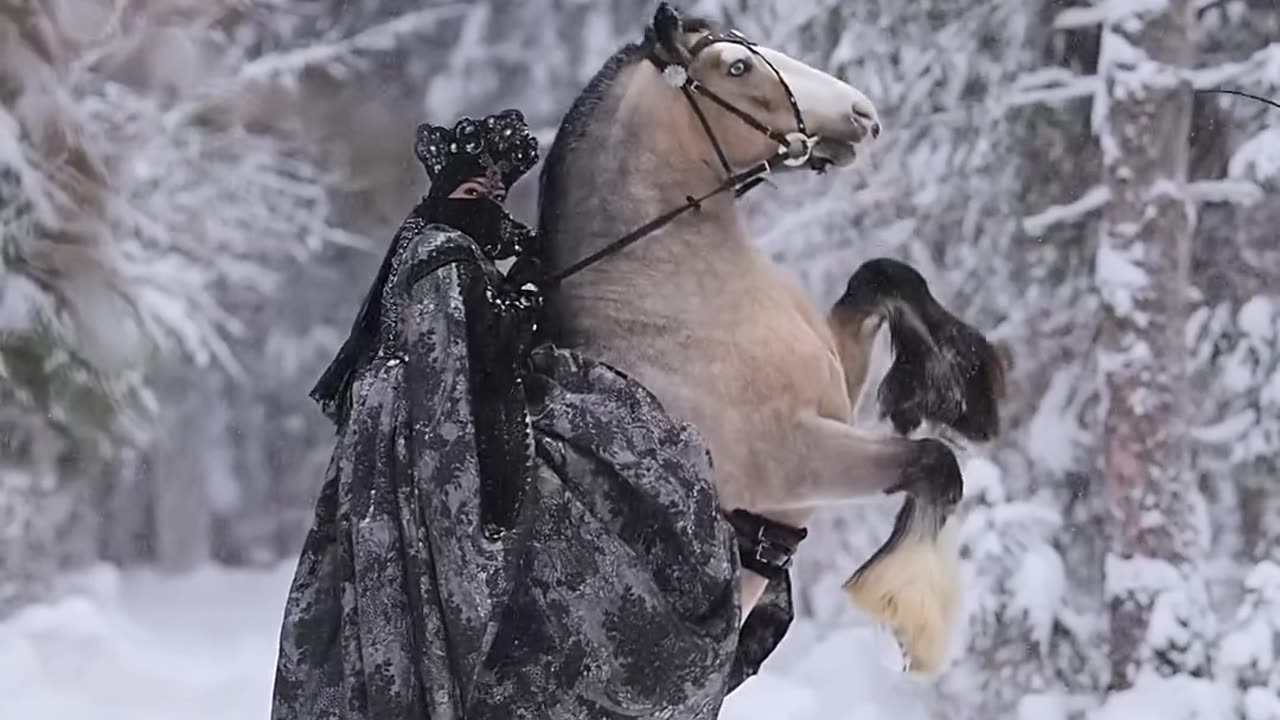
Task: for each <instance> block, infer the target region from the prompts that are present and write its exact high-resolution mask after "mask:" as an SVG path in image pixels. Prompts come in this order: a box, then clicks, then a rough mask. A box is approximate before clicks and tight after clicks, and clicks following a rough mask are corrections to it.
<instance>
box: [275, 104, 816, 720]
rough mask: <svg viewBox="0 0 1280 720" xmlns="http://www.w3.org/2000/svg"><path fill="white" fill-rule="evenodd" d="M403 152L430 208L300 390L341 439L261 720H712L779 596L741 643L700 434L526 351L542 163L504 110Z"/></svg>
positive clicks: (426, 134)
mask: <svg viewBox="0 0 1280 720" xmlns="http://www.w3.org/2000/svg"><path fill="white" fill-rule="evenodd" d="M416 149H417V153H418V157H419V159H420V160H421V161H422V162H423V164H424V165H425V166H426V169H427V173H428V175H429V176H430V177H431V180H432V187H431V191H430V192H429V193H428V195H427V197H426V198H424V199H423V201H422V202H421V203H419V205H418V206H417V207H416V208H415V209H414V211H413V212H412V213H411V214H410V216H409V217H408V218H407V219H406V220H405V221H404V223H403V224H402V225H401V228H400V230H399V232H398V233H397V235H396V238H395V241H394V242H393V243H392V245H391V248H390V249H389V250H388V252H387V255H386V258H385V259H384V261H383V263H382V266H381V268H380V270H379V272H378V275H377V277H376V278H375V280H374V283H373V286H372V287H371V288H370V290H369V292H368V295H367V296H366V298H365V301H364V304H363V306H362V307H361V310H360V312H359V314H358V315H357V318H356V321H355V323H354V325H353V326H352V331H351V335H350V337H349V338H348V340H347V341H346V343H344V345H343V347H342V349H341V350H340V351H339V353H338V356H337V358H335V360H334V362H333V363H332V364H331V365H330V367H329V369H328V370H327V371H326V372H325V374H324V376H323V377H322V378H321V380H320V382H319V383H318V384H317V386H316V388H315V390H314V391H313V397H314V398H315V399H316V400H318V401H319V402H320V403H321V405H322V407H323V408H324V409H325V411H326V413H327V414H328V415H329V416H330V417H331V418H332V419H333V420H334V422H335V424H336V425H337V430H338V439H337V445H336V447H335V449H334V454H333V460H332V462H331V463H330V467H329V471H328V474H327V477H326V481H325V484H324V488H323V490H322V492H321V496H320V499H319V501H318V503H317V509H316V518H315V522H314V525H313V528H312V530H311V532H310V534H309V535H308V538H307V541H306V544H305V546H304V548H303V551H302V556H301V558H300V560H299V564H298V569H297V572H296V574H295V577H294V581H293V585H292V587H291V589H290V593H289V598H288V602H287V605H286V609H285V620H284V626H283V629H282V632H281V638H280V655H279V661H278V665H277V675H276V686H275V696H274V703H273V711H272V720H302V719H303V718H305V719H306V720H329V719H336V718H344V719H348V720H373V718H378V719H379V720H409V719H410V718H413V719H417V718H423V717H431V718H434V717H466V718H471V719H475V718H481V719H483V718H516V717H521V718H523V717H564V718H579V717H590V718H622V717H627V718H635V717H685V718H707V719H708V720H710V719H711V718H714V717H716V715H717V714H718V712H719V707H720V704H721V702H722V701H723V698H724V696H725V694H727V693H728V692H729V691H730V690H732V689H733V688H734V687H736V686H737V685H738V684H739V683H740V682H741V681H742V680H743V679H744V678H745V677H746V676H749V675H751V674H753V673H754V672H755V671H756V669H757V668H758V667H759V664H760V663H761V662H762V661H763V660H764V658H765V657H766V656H767V655H768V654H770V653H771V652H772V650H773V648H774V647H775V646H776V645H777V643H778V641H779V640H780V639H781V636H782V634H783V633H784V632H785V631H786V628H787V625H788V624H789V622H790V618H791V606H790V585H789V582H788V581H787V580H786V578H785V576H784V577H783V578H782V579H781V581H780V582H776V583H771V584H770V590H769V593H768V594H767V595H766V597H765V598H764V599H763V600H762V601H761V602H760V603H759V604H757V606H756V608H755V609H754V610H753V611H752V613H751V615H750V616H749V617H748V618H747V621H746V623H745V624H742V625H741V626H740V623H739V603H738V592H737V574H738V571H739V567H740V565H739V560H738V554H737V553H736V552H735V548H736V545H735V539H734V531H733V528H732V527H731V526H730V524H729V523H728V522H726V520H725V518H724V517H723V516H721V515H720V513H719V511H718V503H717V498H716V493H715V488H714V485H713V482H712V478H711V465H710V458H709V457H708V454H707V451H706V449H705V447H704V446H703V445H702V444H701V441H700V440H699V439H698V437H697V434H696V433H695V432H694V431H693V430H692V428H690V427H689V426H687V425H684V424H681V423H678V422H676V421H675V420H673V419H672V418H671V417H669V416H668V415H667V414H666V413H665V412H664V411H663V410H662V408H661V406H660V405H659V404H658V402H657V400H656V399H655V398H654V397H653V396H652V394H650V393H649V392H648V391H647V390H646V389H645V388H643V387H642V386H640V385H638V384H637V383H635V382H634V381H632V380H631V379H629V378H627V377H626V376H624V375H622V374H620V373H618V372H617V371H615V370H613V369H612V368H610V367H608V366H605V365H603V364H600V363H597V362H594V361H592V360H591V359H589V358H585V357H582V356H580V355H578V354H576V353H574V352H572V351H568V350H563V349H559V348H555V347H550V346H546V347H539V348H536V349H532V350H531V349H530V348H529V340H528V339H529V337H530V336H531V334H532V333H533V330H534V319H535V316H536V311H537V308H538V294H537V292H536V290H534V289H533V288H532V287H531V286H529V285H526V284H524V281H523V280H517V279H516V278H513V277H511V276H510V275H507V276H504V275H503V273H502V272H500V271H499V270H498V268H497V266H496V265H495V261H497V260H503V259H508V258H511V257H513V256H515V257H516V258H517V261H516V267H526V266H525V265H524V263H523V260H524V258H525V256H526V255H527V254H528V251H529V250H530V249H531V247H532V245H533V243H535V242H536V241H537V238H536V236H535V235H534V234H533V233H531V232H530V231H529V229H528V228H526V227H525V226H523V225H522V224H520V223H519V222H518V221H516V220H515V219H513V218H512V217H511V216H510V215H508V214H507V213H506V211H505V210H504V209H503V207H502V205H501V203H502V200H503V199H504V197H505V194H506V191H507V189H508V188H509V187H510V186H511V185H512V184H513V183H514V182H515V181H516V180H517V179H519V178H520V177H521V176H522V175H523V174H524V173H526V172H527V171H528V170H529V169H530V168H531V167H532V166H533V165H534V164H535V162H536V161H537V144H536V141H535V140H534V138H533V136H532V135H531V134H530V133H529V130H528V128H527V126H526V125H525V123H524V119H523V117H522V116H521V115H520V113H519V112H518V111H515V110H507V111H504V112H502V113H499V114H497V115H494V116H490V117H487V118H484V119H482V120H478V121H477V120H470V119H466V118H464V119H463V120H461V121H460V122H459V123H458V124H457V125H455V126H454V127H453V128H445V127H437V126H432V125H423V126H421V127H419V129H418V141H417V144H416ZM513 270H515V268H513ZM521 274H522V275H527V274H529V273H524V272H522V273H521Z"/></svg>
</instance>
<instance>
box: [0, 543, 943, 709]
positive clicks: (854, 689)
mask: <svg viewBox="0 0 1280 720" xmlns="http://www.w3.org/2000/svg"><path fill="white" fill-rule="evenodd" d="M292 571H293V566H292V564H289V565H287V566H281V567H279V568H277V569H275V570H271V571H256V572H255V571H227V570H214V569H210V570H207V571H203V572H199V573H195V574H192V575H185V576H181V577H176V578H165V577H161V576H159V575H156V574H152V573H129V574H126V575H120V574H118V573H115V572H114V571H111V570H107V569H104V570H98V571H95V572H93V573H88V574H85V575H82V576H79V577H77V578H73V579H71V580H70V583H71V586H72V588H73V592H71V593H70V594H69V595H67V596H66V597H65V598H64V599H62V600H60V601H58V602H56V603H52V604H49V605H44V606H39V607H34V608H29V609H27V610H25V611H23V612H21V613H20V614H18V615H17V616H16V617H14V618H11V619H10V620H9V621H7V622H5V623H3V624H0V717H3V718H4V719H5V720H214V719H215V718H216V720H264V719H265V718H266V717H267V709H268V703H269V698H270V694H271V681H272V673H273V671H274V665H275V651H276V638H277V633H278V632H279V624H280V609H281V607H282V606H283V603H284V595H285V590H286V588H287V586H288V583H289V578H290V576H291V573H292ZM888 643H889V640H888V638H887V637H886V636H884V635H882V634H880V633H879V632H877V631H875V630H872V629H870V628H865V627H850V628H846V629H843V630H841V631H838V632H835V633H828V634H826V635H825V636H824V637H818V633H817V631H816V630H815V629H814V627H813V626H810V625H805V624H797V625H796V626H794V627H793V629H792V631H791V633H790V634H789V635H788V636H787V639H786V641H784V642H783V644H782V646H781V647H780V648H779V649H778V652H777V653H776V654H775V655H774V657H773V658H770V661H769V663H768V665H767V666H766V669H765V671H764V672H762V674H761V675H760V676H758V677H756V678H753V679H752V680H750V681H748V682H747V684H746V685H744V686H743V687H742V688H741V689H740V690H739V691H738V692H737V693H735V694H734V695H733V696H731V697H730V698H729V700H728V702H727V703H726V705H725V710H724V712H723V713H722V715H721V717H722V718H723V719H724V720H755V719H757V718H759V719H761V720H763V719H764V718H768V720H810V719H816V718H823V719H824V720H834V719H837V718H858V720H924V719H925V718H927V717H928V715H927V713H926V711H925V707H924V706H923V704H922V700H921V699H920V693H919V691H918V690H917V689H916V688H915V687H914V685H913V681H912V680H911V679H910V678H908V677H906V676H904V675H902V674H901V673H898V672H896V671H893V670H891V669H889V667H887V666H886V663H887V662H889V659H890V658H891V657H892V652H893V648H892V646H891V645H888Z"/></svg>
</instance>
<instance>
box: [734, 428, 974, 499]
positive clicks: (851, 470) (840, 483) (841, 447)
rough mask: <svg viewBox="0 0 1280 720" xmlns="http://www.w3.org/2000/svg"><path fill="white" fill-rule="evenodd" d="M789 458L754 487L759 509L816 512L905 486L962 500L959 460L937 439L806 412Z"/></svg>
mask: <svg viewBox="0 0 1280 720" xmlns="http://www.w3.org/2000/svg"><path fill="white" fill-rule="evenodd" d="M792 437H793V439H794V442H793V443H791V447H790V448H788V449H787V450H788V452H787V456H786V457H783V458H778V459H779V460H785V461H786V465H787V466H789V467H790V468H791V470H790V471H789V472H786V473H776V474H774V476H773V477H774V478H775V479H776V480H775V481H774V482H770V483H768V484H767V485H765V486H764V487H757V488H753V489H752V491H751V493H750V498H751V507H752V509H754V510H757V511H761V512H787V511H802V510H803V511H812V510H814V509H816V508H818V507H821V506H823V505H830V504H832V503H840V502H846V501H849V500H856V499H858V498H863V497H867V496H870V495H876V494H879V493H895V492H900V491H905V492H907V493H909V494H911V495H913V496H917V497H920V498H922V499H926V500H927V501H929V502H938V503H951V504H954V503H956V502H959V500H960V494H961V491H962V489H963V488H962V481H961V477H960V465H959V463H958V462H957V461H956V456H955V453H953V452H952V451H951V449H950V448H949V447H947V446H946V444H944V443H943V442H942V441H940V440H936V439H934V438H922V439H912V438H905V437H871V436H868V435H865V434H863V433H861V432H859V431H858V430H857V429H855V428H854V427H853V426H851V425H849V424H848V423H845V422H841V421H839V420H832V419H831V418H825V417H820V416H819V415H817V414H816V413H806V414H803V415H801V416H799V417H797V418H796V420H795V425H794V428H793V433H792Z"/></svg>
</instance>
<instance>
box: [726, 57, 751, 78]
mask: <svg viewBox="0 0 1280 720" xmlns="http://www.w3.org/2000/svg"><path fill="white" fill-rule="evenodd" d="M750 69H751V63H749V62H747V61H746V60H742V59H738V60H734V61H733V64H731V65H730V66H729V77H742V76H743V75H746V74H747V71H748V70H750Z"/></svg>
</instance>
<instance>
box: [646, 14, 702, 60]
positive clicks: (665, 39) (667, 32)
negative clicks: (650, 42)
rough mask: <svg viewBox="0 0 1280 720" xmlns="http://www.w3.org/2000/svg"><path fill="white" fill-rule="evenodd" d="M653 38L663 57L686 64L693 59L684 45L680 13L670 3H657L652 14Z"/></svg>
mask: <svg viewBox="0 0 1280 720" xmlns="http://www.w3.org/2000/svg"><path fill="white" fill-rule="evenodd" d="M651 29H652V31H653V39H654V41H655V42H656V43H657V48H655V49H656V50H658V51H659V52H660V54H661V55H663V56H664V57H663V59H664V60H666V61H667V62H671V63H675V64H677V65H688V64H689V63H690V62H692V61H693V58H692V57H691V56H690V55H689V49H688V48H686V47H685V45H684V21H683V20H682V19H681V18H680V13H679V12H678V11H676V9H675V8H673V7H671V4H670V3H665V2H664V3H659V5H658V10H657V12H655V13H654V14H653V27H652V28H651Z"/></svg>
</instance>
